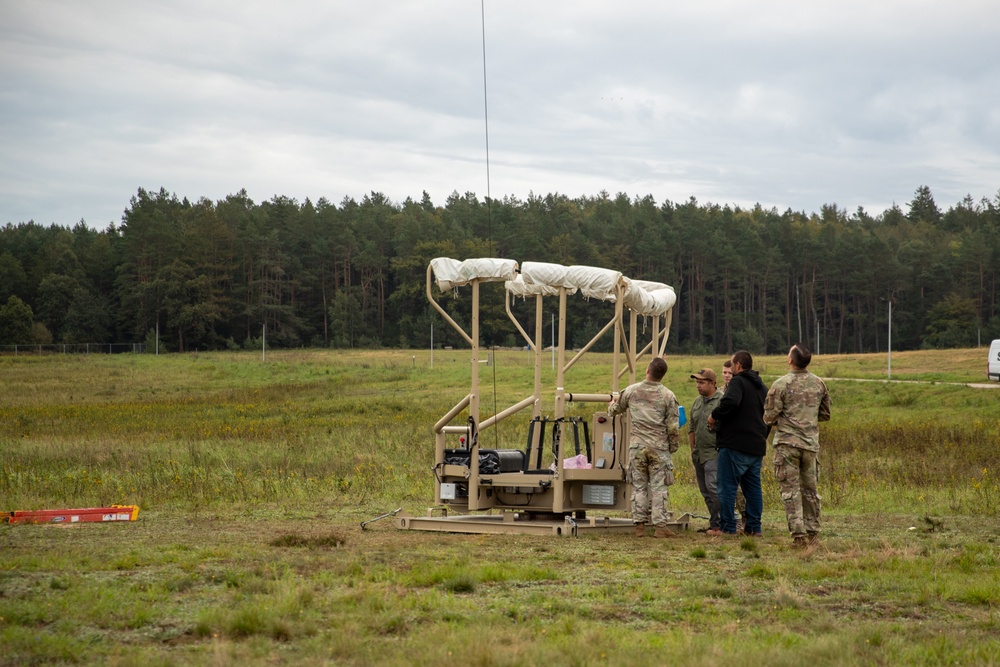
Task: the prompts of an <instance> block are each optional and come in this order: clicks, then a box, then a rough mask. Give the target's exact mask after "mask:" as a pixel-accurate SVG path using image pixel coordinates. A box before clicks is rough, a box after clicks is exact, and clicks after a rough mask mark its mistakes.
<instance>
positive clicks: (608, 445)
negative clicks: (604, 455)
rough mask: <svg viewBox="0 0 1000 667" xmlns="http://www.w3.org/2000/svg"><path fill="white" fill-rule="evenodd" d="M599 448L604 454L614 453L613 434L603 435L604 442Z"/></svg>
mask: <svg viewBox="0 0 1000 667" xmlns="http://www.w3.org/2000/svg"><path fill="white" fill-rule="evenodd" d="M601 447H602V448H603V449H604V451H606V452H613V451H615V435H614V433H605V434H604V442H602V443H601Z"/></svg>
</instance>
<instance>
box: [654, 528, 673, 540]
mask: <svg viewBox="0 0 1000 667" xmlns="http://www.w3.org/2000/svg"><path fill="white" fill-rule="evenodd" d="M653 537H659V538H665V537H677V533H675V532H674V531H672V530H670V529H669V528H663V527H659V528H657V529H656V532H654V533H653Z"/></svg>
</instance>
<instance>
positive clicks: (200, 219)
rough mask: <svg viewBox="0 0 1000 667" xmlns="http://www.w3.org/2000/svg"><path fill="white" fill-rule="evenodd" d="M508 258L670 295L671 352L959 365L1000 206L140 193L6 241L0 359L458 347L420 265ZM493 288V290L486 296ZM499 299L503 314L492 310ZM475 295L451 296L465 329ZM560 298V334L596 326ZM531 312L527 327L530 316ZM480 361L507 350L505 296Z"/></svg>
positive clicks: (995, 321)
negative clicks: (947, 352)
mask: <svg viewBox="0 0 1000 667" xmlns="http://www.w3.org/2000/svg"><path fill="white" fill-rule="evenodd" d="M437 256H448V257H454V258H457V259H465V258H469V257H486V256H496V257H509V258H513V259H516V260H519V261H525V260H533V261H544V262H556V263H560V264H567V265H569V264H585V265H592V266H600V267H605V268H613V269H617V270H620V271H622V272H623V273H624V274H625V275H627V276H629V277H633V278H643V279H648V280H655V281H659V282H665V283H668V284H670V285H673V286H674V287H675V289H676V290H677V293H678V306H677V308H676V310H675V316H674V319H673V330H672V333H671V341H672V344H671V346H670V347H672V348H673V349H674V350H680V351H685V352H701V353H709V352H716V353H720V352H726V351H730V350H733V349H736V348H747V349H750V350H752V351H758V352H776V351H781V350H783V349H785V348H786V347H787V346H788V345H789V344H790V343H791V342H795V341H798V340H802V341H806V342H808V343H810V344H811V345H812V346H813V347H814V349H818V350H819V352H821V353H847V352H872V351H882V350H885V348H886V342H887V341H886V335H887V324H888V321H887V320H888V314H889V312H888V311H889V302H891V303H892V337H893V348H894V349H914V348H919V347H959V346H971V345H975V344H976V343H977V341H978V340H979V338H980V337H981V338H982V339H983V340H986V339H989V338H996V337H1000V307H998V306H1000V304H998V294H997V272H998V270H1000V194H998V195H997V197H996V198H995V199H994V200H988V199H985V198H984V199H982V200H980V201H978V202H977V201H975V200H973V199H972V198H971V197H966V198H965V199H964V200H963V201H961V202H959V203H958V204H956V205H955V206H953V207H952V208H949V209H948V210H947V211H943V212H942V211H941V210H940V209H939V207H938V206H937V204H936V203H935V201H934V198H933V196H932V194H931V191H930V189H929V188H927V187H920V188H918V189H917V190H916V192H915V195H914V198H913V200H912V201H911V202H910V203H909V205H908V207H907V210H905V211H904V210H902V209H901V208H900V207H898V206H894V207H893V208H891V209H889V210H887V211H885V212H884V213H882V214H880V215H878V216H871V215H869V214H868V213H866V212H865V211H864V210H863V209H860V208H859V209H858V210H857V211H855V212H854V213H853V214H848V213H847V211H845V210H841V209H839V208H837V207H836V206H832V205H831V206H824V207H823V208H822V210H821V211H820V212H819V213H818V214H817V213H812V214H806V213H804V212H795V211H792V210H787V211H785V212H783V213H779V212H778V211H777V210H776V209H764V208H762V207H759V206H758V207H755V208H753V209H744V208H741V207H731V206H720V205H716V204H700V203H698V202H697V201H695V200H694V199H693V198H692V199H691V200H689V201H687V202H684V203H679V204H675V203H671V202H664V203H662V204H658V203H657V202H656V201H655V200H654V199H653V198H652V197H651V196H646V197H642V198H639V197H636V198H630V197H629V196H628V195H626V194H619V195H617V196H609V195H608V194H607V193H603V192H602V193H601V194H599V195H597V196H595V197H580V198H569V197H566V196H563V195H559V194H550V195H547V196H534V195H532V196H530V197H529V198H528V199H527V200H520V199H517V198H512V197H508V198H504V199H503V200H492V201H485V200H480V199H479V198H478V197H476V196H475V195H474V194H471V193H470V194H466V195H464V196H463V195H459V194H458V193H454V194H452V195H451V196H450V197H449V198H448V199H447V201H446V202H445V204H444V206H438V205H435V204H434V203H433V202H432V201H431V199H430V197H429V196H428V195H427V194H426V193H424V195H423V197H422V198H420V199H419V200H413V199H409V198H408V199H407V200H406V201H404V202H402V203H396V202H392V201H390V200H389V199H387V198H386V197H385V196H383V195H381V194H379V193H374V192H373V193H372V194H370V195H368V196H365V197H364V198H363V199H362V200H361V201H360V202H359V201H355V200H354V199H351V198H347V199H344V201H342V202H341V203H340V204H339V205H335V204H333V203H331V202H329V201H327V200H326V199H320V200H319V201H317V202H316V203H313V202H311V201H309V200H306V201H305V202H302V203H300V202H298V201H296V200H294V199H289V198H286V197H275V198H273V199H271V200H270V201H265V202H261V203H255V202H253V201H251V200H250V198H249V197H248V196H247V194H246V192H245V191H241V192H239V193H237V194H234V195H230V196H228V197H226V198H225V199H223V200H220V201H217V202H212V201H210V200H208V199H204V198H203V199H200V200H199V201H197V202H191V201H189V200H188V199H186V198H184V199H178V198H177V196H176V195H174V194H171V193H168V192H167V191H166V190H164V189H161V190H160V191H159V192H152V191H146V190H143V189H140V190H139V191H138V193H137V194H136V195H135V196H134V197H132V198H131V200H130V203H129V207H128V209H127V210H126V211H125V213H124V215H123V216H122V221H121V224H120V225H118V226H116V225H111V226H109V227H108V228H107V229H105V230H103V231H102V230H95V229H92V228H90V227H88V226H87V225H86V224H85V223H84V222H83V221H81V222H80V223H79V224H77V225H76V226H75V227H73V228H66V227H60V226H55V225H53V226H49V227H44V226H41V225H37V224H35V223H33V222H28V223H22V224H18V225H13V224H9V223H8V224H7V225H6V226H5V227H3V228H2V230H0V344H14V343H18V344H20V343H40V344H44V343H82V342H87V343H108V342H142V341H147V342H150V341H151V340H152V339H153V337H154V336H155V335H156V332H157V331H158V332H159V340H160V346H161V349H169V350H180V351H183V350H195V349H199V350H206V349H225V348H227V347H229V348H242V347H257V346H259V344H260V338H261V336H262V335H264V334H265V332H266V337H267V343H268V345H269V346H274V347H298V346H313V347H320V346H322V347H376V346H387V347H397V346H399V347H426V346H428V345H429V344H430V338H431V329H432V323H433V325H434V334H433V335H434V342H435V343H436V344H455V345H458V344H460V341H459V340H457V338H456V337H455V335H454V334H453V333H452V332H451V330H450V328H448V327H446V326H445V325H444V324H443V323H442V322H441V321H440V319H439V317H438V316H436V315H434V314H432V311H431V310H430V308H429V306H428V304H427V301H426V298H425V296H424V281H425V272H426V267H427V264H428V262H429V261H430V259H432V258H433V257H437ZM491 289H495V286H493V287H492V288H491ZM497 296H498V297H499V295H497ZM467 301H468V298H467V295H459V296H458V297H456V298H455V299H451V298H446V299H445V303H446V304H447V307H449V308H451V309H453V311H454V312H455V316H456V318H458V319H459V320H460V321H463V320H464V319H465V318H466V317H467V314H466V311H465V310H464V309H467V308H468V303H467ZM585 305H586V304H582V303H581V300H580V299H574V300H573V306H572V308H571V311H570V318H571V319H570V324H569V327H568V331H569V332H570V336H571V339H572V340H571V343H572V344H573V345H581V344H583V343H585V342H586V341H587V340H589V339H590V337H591V336H592V335H593V333H594V332H595V331H596V329H597V328H598V327H599V326H600V325H602V324H603V322H602V321H599V320H600V319H601V318H600V317H598V318H596V319H595V318H594V310H593V308H587V307H584V306H585ZM525 310H527V309H525ZM483 328H484V343H486V344H496V345H515V344H519V342H520V341H519V339H517V338H515V336H514V335H513V333H512V327H511V326H510V324H509V322H508V321H507V319H506V315H505V314H504V313H503V301H502V298H495V299H492V300H489V301H488V302H487V305H486V306H485V307H484V317H483Z"/></svg>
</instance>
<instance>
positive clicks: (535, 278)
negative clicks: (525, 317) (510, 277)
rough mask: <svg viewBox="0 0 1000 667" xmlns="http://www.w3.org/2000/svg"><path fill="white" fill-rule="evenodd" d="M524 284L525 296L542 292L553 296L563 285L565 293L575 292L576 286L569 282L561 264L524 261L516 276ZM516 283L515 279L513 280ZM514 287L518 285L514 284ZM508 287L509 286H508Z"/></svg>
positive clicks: (564, 268) (516, 287)
mask: <svg viewBox="0 0 1000 667" xmlns="http://www.w3.org/2000/svg"><path fill="white" fill-rule="evenodd" d="M518 277H519V278H520V279H521V283H522V284H523V285H524V290H525V292H524V294H518V293H517V292H514V293H515V294H518V296H527V295H534V294H542V295H545V296H550V295H551V296H554V295H557V294H559V288H560V287H565V288H566V293H567V294H576V286H575V285H573V284H571V283H570V282H569V278H568V277H567V275H566V267H565V266H563V265H562V264H549V263H548V262H525V263H524V264H522V265H521V275H520V276H518ZM513 282H514V283H517V281H516V280H515V281H513ZM514 287H515V289H518V286H517V285H516V284H515V285H514ZM508 289H509V288H508Z"/></svg>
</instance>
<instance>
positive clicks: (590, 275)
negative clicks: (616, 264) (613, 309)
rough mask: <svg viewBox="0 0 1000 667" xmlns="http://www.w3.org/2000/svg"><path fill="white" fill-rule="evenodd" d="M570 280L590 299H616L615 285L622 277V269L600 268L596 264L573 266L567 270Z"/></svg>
mask: <svg viewBox="0 0 1000 667" xmlns="http://www.w3.org/2000/svg"><path fill="white" fill-rule="evenodd" d="M566 275H567V278H568V279H569V281H570V282H571V283H572V284H573V285H575V286H577V287H579V288H580V292H581V293H582V294H583V295H584V296H585V297H587V298H590V299H601V300H602V301H614V300H615V287H617V286H618V282H619V281H620V280H621V279H622V277H623V276H622V274H621V271H612V270H611V269H599V268H597V267H596V266H571V267H569V268H568V269H567V270H566Z"/></svg>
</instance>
